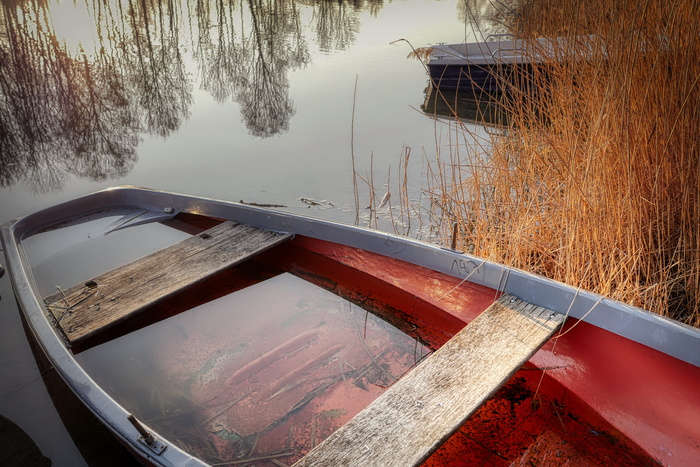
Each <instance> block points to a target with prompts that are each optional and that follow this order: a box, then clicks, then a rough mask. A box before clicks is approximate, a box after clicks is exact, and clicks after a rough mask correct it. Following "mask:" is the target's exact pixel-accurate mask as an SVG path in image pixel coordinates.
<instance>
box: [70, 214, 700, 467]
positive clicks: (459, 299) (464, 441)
mask: <svg viewBox="0 0 700 467" xmlns="http://www.w3.org/2000/svg"><path fill="white" fill-rule="evenodd" d="M187 221H188V224H190V225H192V224H193V221H192V219H187ZM197 222H199V223H200V225H198V226H197V228H202V229H203V228H207V227H208V226H209V225H208V224H210V223H211V221H210V220H206V219H205V220H204V221H201V219H200V220H199V221H197ZM284 272H288V273H291V274H293V275H296V276H298V277H301V278H303V279H305V280H307V281H309V282H311V283H313V284H315V285H318V286H321V287H322V288H324V289H326V290H330V291H332V292H334V293H335V294H337V295H339V296H342V297H343V298H346V299H347V300H350V301H351V302H355V303H359V304H362V306H363V307H365V308H368V309H372V310H373V311H375V312H376V313H378V314H380V315H381V316H382V317H383V318H384V319H386V320H388V321H389V322H391V323H392V324H394V325H395V326H397V327H399V328H400V329H401V330H402V331H404V332H406V333H407V334H409V335H411V336H413V337H417V338H418V339H419V340H420V341H421V342H423V343H425V344H427V345H428V346H429V347H430V348H432V349H436V348H439V347H440V346H441V345H442V344H444V343H445V342H446V341H447V340H448V339H449V338H451V337H452V336H453V335H454V334H455V333H457V332H458V331H459V330H460V329H461V328H462V327H464V326H465V325H466V324H468V323H469V322H470V321H471V320H472V319H474V318H475V317H476V316H478V314H479V313H481V312H482V311H483V310H484V309H486V308H487V307H488V306H489V305H490V304H491V303H492V302H493V301H494V300H495V299H496V298H497V297H498V296H499V292H497V291H496V290H493V289H490V288H487V287H483V286H479V285H475V284H472V283H470V282H463V281H461V280H459V279H457V278H455V277H452V276H448V275H445V274H442V273H438V272H435V271H432V270H429V269H426V268H421V267H416V266H415V265H412V264H409V263H405V262H403V261H400V260H397V259H393V258H387V257H384V256H380V255H377V254H374V253H370V252H366V251H362V250H358V249H355V248H351V247H347V246H342V245H338V244H335V243H330V242H325V241H321V240H315V239H312V238H309V237H304V236H296V237H295V238H294V239H293V240H291V241H290V242H287V243H285V244H282V245H279V246H277V247H275V248H273V249H271V250H268V251H267V252H264V253H262V254H260V255H258V256H256V257H255V258H253V259H250V260H248V261H246V262H244V263H242V264H240V265H238V266H236V267H234V268H232V269H231V270H229V271H227V272H226V273H224V274H220V275H219V276H217V277H215V278H213V279H210V280H207V281H205V283H203V284H200V285H198V286H197V288H196V290H194V291H192V290H189V291H187V292H186V293H180V294H179V295H178V296H176V297H172V298H171V299H169V300H167V302H166V303H160V304H157V305H154V306H153V308H152V309H151V310H149V313H144V314H142V315H140V316H139V317H138V318H137V319H134V320H131V321H130V322H128V323H125V324H123V325H120V326H119V327H117V328H114V329H112V330H110V331H107V332H105V333H104V334H103V335H102V336H100V341H104V340H108V339H111V338H113V337H115V336H118V335H123V334H125V333H127V332H129V331H130V330H133V329H138V328H140V327H143V326H144V325H147V324H149V323H152V322H155V321H159V320H161V319H163V318H165V317H167V316H171V315H173V314H177V313H179V312H180V311H181V310H184V309H188V308H192V307H193V306H196V305H197V304H199V303H204V302H207V301H210V300H213V299H215V298H217V297H220V296H223V295H226V294H229V293H231V292H233V291H235V290H240V289H243V288H245V287H248V286H249V285H252V284H255V283H257V282H260V281H262V280H264V279H267V278H270V277H274V276H276V275H279V274H281V273H284ZM98 343H99V342H97V341H94V342H87V343H86V345H85V347H84V348H88V347H90V346H92V345H95V344H98ZM74 350H75V351H76V352H79V351H80V350H82V349H74ZM699 381H700V369H699V368H697V367H695V366H692V365H689V364H687V363H684V362H681V361H679V360H676V359H674V358H671V357H668V356H666V355H663V354H661V353H659V352H657V351H654V350H651V349H649V348H648V347H645V346H642V345H640V344H637V343H634V342H632V341H630V340H628V339H625V338H622V337H619V336H616V335H614V334H611V333H609V332H607V331H604V330H602V329H599V328H597V327H594V326H591V325H589V324H587V323H584V322H578V321H576V320H571V319H570V320H569V321H568V322H567V324H566V326H565V327H564V329H563V331H562V333H561V335H560V336H558V337H555V338H554V339H552V340H551V341H550V342H549V343H547V344H546V345H545V346H544V347H543V348H542V349H541V350H540V351H539V352H538V353H537V354H536V355H535V356H534V357H533V358H532V359H531V361H530V362H529V363H528V364H527V365H526V366H525V367H524V368H523V369H521V370H520V371H519V372H518V373H517V374H516V375H515V376H514V377H513V378H512V379H511V380H510V381H508V383H506V385H505V386H504V387H503V388H502V389H501V390H499V391H498V392H497V393H496V394H495V395H494V396H493V398H492V399H491V400H489V401H488V402H487V403H486V404H485V405H484V406H483V407H482V408H481V409H480V410H479V411H478V412H477V413H476V415H474V416H473V417H472V418H471V419H470V420H468V421H467V422H466V423H465V424H464V425H463V426H462V427H461V428H460V429H459V430H458V431H457V432H456V433H455V434H454V435H453V436H452V437H451V438H450V439H448V440H447V441H446V442H445V443H444V444H443V446H442V447H441V448H440V449H438V450H437V451H436V452H435V453H434V454H433V455H432V456H431V457H430V458H429V459H428V460H427V461H426V463H425V465H430V466H433V465H508V464H512V465H560V464H570V465H657V464H658V463H659V462H660V463H662V464H668V465H671V464H673V465H691V464H693V463H694V462H695V461H696V460H697V459H698V458H700V447H699V446H700V390H698V389H700V387H699V384H698V382H699ZM407 442H410V440H408V441H407Z"/></svg>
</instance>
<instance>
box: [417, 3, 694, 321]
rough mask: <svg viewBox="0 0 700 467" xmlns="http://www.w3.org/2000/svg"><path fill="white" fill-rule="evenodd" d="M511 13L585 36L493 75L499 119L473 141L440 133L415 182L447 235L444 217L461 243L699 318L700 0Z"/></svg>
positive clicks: (526, 7) (522, 21)
mask: <svg viewBox="0 0 700 467" xmlns="http://www.w3.org/2000/svg"><path fill="white" fill-rule="evenodd" d="M515 17H516V20H515V22H514V24H513V25H512V31H513V32H514V33H515V34H516V35H517V36H518V37H521V38H535V37H543V36H548V37H554V36H568V37H574V36H579V35H586V36H589V35H590V37H589V38H588V39H586V40H581V41H573V40H572V41H570V43H569V45H567V46H566V47H565V49H567V50H561V51H559V52H557V54H556V55H557V57H554V58H553V59H552V60H548V61H546V62H545V63H541V64H539V65H538V66H535V67H534V68H533V70H532V71H531V72H528V73H525V72H523V74H522V76H519V79H518V80H516V84H513V81H510V80H509V81H508V82H505V83H504V86H509V87H510V90H511V92H510V93H509V94H508V96H509V97H508V98H507V99H501V100H500V101H499V105H501V106H502V110H503V111H504V112H506V113H507V114H508V118H507V121H508V126H507V128H505V131H503V132H502V133H499V134H492V135H491V136H490V137H489V138H490V139H489V141H488V142H485V143H483V145H484V148H483V149H480V148H476V149H475V148H474V145H472V146H470V147H467V146H466V145H465V144H464V143H463V141H465V140H467V139H470V138H472V137H473V135H466V134H465V133H469V132H471V131H473V130H469V129H468V127H467V126H466V125H465V126H461V127H459V126H458V127H456V128H455V129H454V130H450V131H449V135H448V137H447V138H446V139H447V140H448V142H449V144H447V146H444V145H441V146H442V147H441V148H438V155H437V158H436V159H435V160H434V161H432V162H431V164H430V167H429V170H428V188H427V192H428V194H429V196H430V199H431V200H432V203H431V208H430V209H431V213H430V214H431V219H438V220H439V222H438V223H439V226H440V231H441V235H442V237H443V238H444V239H445V240H444V241H445V242H447V241H448V239H449V238H450V237H451V234H452V229H453V224H454V223H457V226H458V231H459V236H458V239H457V247H458V248H460V249H462V250H465V251H468V252H470V253H473V254H475V255H478V256H482V257H485V258H488V259H491V260H494V261H498V262H501V263H505V264H508V265H511V266H513V267H517V268H522V269H525V270H528V271H531V272H534V273H537V274H541V275H544V276H547V277H550V278H552V279H555V280H558V281H562V282H565V283H568V284H571V285H574V286H577V287H581V288H583V289H587V290H591V291H594V292H597V293H599V294H602V295H604V296H608V297H612V298H615V299H618V300H621V301H623V302H626V303H629V304H632V305H635V306H639V307H641V308H644V309H647V310H650V311H653V312H657V313H660V314H662V315H665V316H668V317H671V318H674V319H677V320H679V321H681V322H684V323H687V324H690V325H694V326H700V225H699V220H700V131H698V130H699V127H700V83H699V80H700V33H699V32H698V26H697V19H698V18H699V17H700V2H696V1H692V2H688V1H683V0H671V1H667V0H646V1H643V2H628V1H625V0H587V1H583V0H529V1H525V2H523V3H522V4H521V5H520V7H519V9H518V10H517V12H516V15H515ZM532 52H533V53H537V52H538V51H537V50H536V43H535V42H534V41H533V45H532ZM562 54H563V55H562ZM562 57H564V59H563V60H560V59H561V58H562ZM523 83H525V84H526V85H525V86H523Z"/></svg>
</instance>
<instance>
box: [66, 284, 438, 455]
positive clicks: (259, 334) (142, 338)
mask: <svg viewBox="0 0 700 467" xmlns="http://www.w3.org/2000/svg"><path fill="white" fill-rule="evenodd" d="M428 353H429V350H428V349H427V348H425V347H423V346H422V345H421V344H419V343H417V342H416V340H414V339H413V338H411V337H409V336H407V335H406V334H404V333H402V332H401V331H399V330H398V329H396V328H395V327H393V326H391V325H389V324H388V323H386V322H385V321H383V320H381V319H380V318H378V317H376V316H375V315H373V314H371V313H368V312H367V311H365V310H363V309H362V308H359V307H357V306H355V305H352V304H351V303H349V302H347V301H345V300H343V299H342V298H340V297H338V296H336V295H334V294H332V293H330V292H327V291H325V290H323V289H321V288H319V287H317V286H314V285H312V284H310V283H308V282H306V281H304V280H302V279H300V278H297V277H295V276H293V275H291V274H288V273H285V274H282V275H280V276H277V277H275V278H273V279H269V280H267V281H264V282H262V283H259V284H256V285H254V286H251V287H248V288H246V289H243V290H241V291H239V292H236V293H233V294H231V295H229V296H226V297H223V298H220V299H217V300H215V301H212V302H210V303H207V304H205V305H201V306H199V307H196V308H194V309H192V310H190V311H186V312H184V313H182V314H179V315H176V316H174V317H171V318H168V319H166V320H164V321H161V322H159V323H156V324H153V325H151V326H149V327H147V328H144V329H141V330H139V331H136V332H134V333H131V334H128V335H126V336H123V337H120V338H118V339H115V340H113V341H111V342H107V343H105V344H102V345H100V346H97V347H94V348H92V349H89V350H86V351H84V352H82V353H80V354H79V355H77V358H78V360H79V361H80V363H81V364H82V365H83V366H84V367H85V368H86V370H87V371H88V373H89V374H90V375H91V377H92V378H93V379H94V380H95V381H96V382H97V383H98V384H100V385H101V386H103V387H104V388H105V389H106V390H107V391H108V392H109V393H110V395H111V396H112V397H114V398H115V400H117V401H118V402H119V403H120V404H122V405H123V406H124V407H125V408H126V409H127V410H128V411H131V412H132V413H134V414H135V415H136V416H137V418H139V419H141V420H142V421H143V422H145V423H146V424H147V425H149V426H151V427H152V428H154V429H156V430H157V431H159V433H160V434H162V435H163V436H165V437H166V438H168V439H170V440H171V441H173V442H175V443H177V444H178V445H179V446H180V447H182V448H183V449H186V450H188V451H190V452H193V453H195V454H196V455H198V456H200V457H202V458H204V459H205V460H207V461H209V462H214V463H215V462H226V461H232V460H239V459H240V458H246V457H250V458H254V457H261V456H265V455H270V454H271V453H281V452H285V453H287V454H286V455H285V456H283V457H281V459H286V461H285V462H287V461H294V460H297V459H299V458H300V457H301V456H302V455H303V454H304V453H305V452H307V451H308V450H310V449H311V448H312V447H313V446H314V445H316V444H318V443H319V442H321V441H322V440H323V439H324V438H325V437H327V436H328V435H329V434H330V433H332V432H333V431H334V430H335V429H337V428H338V427H340V426H341V425H342V424H343V423H345V422H347V421H348V420H349V419H350V418H351V417H352V416H354V415H355V414H356V413H358V412H359V411H360V410H361V409H362V408H364V407H365V406H366V405H368V404H369V403H370V402H371V401H372V400H374V399H375V398H376V397H377V396H378V395H379V394H381V393H382V392H383V391H384V390H385V389H386V388H387V387H388V386H390V385H391V384H392V383H393V382H394V381H395V380H396V379H397V378H398V377H400V376H401V375H403V374H404V373H405V372H406V371H407V370H408V369H410V368H411V367H412V366H413V365H414V364H415V363H416V362H417V361H418V360H419V359H420V358H422V357H423V356H425V355H426V354H428ZM289 463H290V464H291V463H292V462H289Z"/></svg>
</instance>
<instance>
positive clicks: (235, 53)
mask: <svg viewBox="0 0 700 467" xmlns="http://www.w3.org/2000/svg"><path fill="white" fill-rule="evenodd" d="M382 2H383V0H370V1H364V0H355V1H353V2H345V1H337V2H336V1H328V0H318V1H317V2H312V3H303V4H302V3H298V2H295V0H238V1H236V0H112V1H109V0H86V1H85V3H82V4H81V3H75V4H73V5H72V8H75V9H79V8H81V9H83V10H81V13H85V15H82V14H81V16H85V17H86V18H88V22H89V23H90V24H89V25H87V26H86V28H87V29H89V32H88V33H86V34H84V35H81V36H80V40H81V45H80V46H76V45H75V44H72V45H69V44H67V42H68V41H67V40H66V39H64V38H62V36H61V35H60V31H57V30H56V28H55V27H54V21H53V18H52V9H54V8H58V6H59V5H60V4H54V3H53V2H47V1H44V0H34V1H31V0H30V1H26V2H3V4H2V7H0V12H1V13H0V14H1V16H0V99H1V100H2V105H1V106H0V149H1V150H0V186H11V185H13V184H15V183H17V182H19V181H22V182H24V183H27V184H28V185H30V186H31V187H32V188H33V189H34V191H36V192H48V191H58V190H60V189H61V188H62V186H63V184H64V183H65V182H66V180H67V179H68V178H70V177H71V176H77V177H80V178H85V179H88V180H92V181H101V180H106V179H113V178H119V177H124V176H126V175H127V174H128V173H129V172H130V171H131V170H132V168H133V167H134V165H135V163H136V161H137V159H138V157H137V147H138V144H139V141H140V138H141V137H142V135H144V134H151V135H157V136H160V137H167V136H169V135H171V134H172V133H173V132H175V131H178V129H179V128H180V127H181V126H182V125H183V122H185V121H186V120H187V118H188V116H189V113H190V107H191V106H192V104H193V92H192V91H193V88H194V86H195V85H197V83H195V81H194V80H195V79H199V80H200V82H199V86H200V87H201V88H202V89H204V90H206V91H207V92H209V93H210V94H211V95H212V96H213V97H214V99H215V100H216V101H218V102H226V101H228V100H234V101H235V102H237V103H239V104H240V109H241V114H242V116H243V122H244V123H245V125H246V127H247V128H248V130H249V131H250V133H251V134H252V135H254V136H256V137H270V136H273V135H276V134H280V133H283V132H285V131H287V130H288V128H289V122H290V119H291V117H292V116H293V115H294V112H295V108H294V102H293V101H292V99H291V98H290V96H289V79H288V74H289V72H290V71H292V70H295V69H299V68H303V67H305V66H307V65H308V64H309V63H310V61H311V58H310V57H311V54H310V51H309V46H308V40H307V39H308V37H313V36H314V35H315V36H316V38H317V42H318V44H319V45H320V48H321V50H324V51H329V50H331V49H343V48H346V47H347V46H348V45H349V44H350V43H351V42H352V41H353V40H354V39H355V34H356V33H357V31H358V28H359V26H358V25H359V19H358V18H359V13H360V11H362V9H369V10H370V11H373V12H375V13H376V12H377V11H378V10H379V8H381V5H382V4H383V3H382ZM62 7H64V8H65V5H62ZM309 8H311V9H312V10H313V11H312V15H311V18H312V21H311V22H310V23H308V24H305V23H302V20H301V17H302V15H301V11H302V9H309ZM73 11H77V10H73ZM189 50H191V52H189ZM190 54H191V58H190ZM193 64H194V66H196V68H197V69H196V70H191V69H189V68H188V67H190V66H192V65H193Z"/></svg>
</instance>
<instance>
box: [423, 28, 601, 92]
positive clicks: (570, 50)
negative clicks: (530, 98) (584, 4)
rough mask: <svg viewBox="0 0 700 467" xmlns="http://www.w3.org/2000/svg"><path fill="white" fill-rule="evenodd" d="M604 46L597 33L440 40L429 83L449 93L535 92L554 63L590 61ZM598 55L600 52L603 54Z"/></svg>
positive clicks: (433, 49) (432, 53)
mask: <svg viewBox="0 0 700 467" xmlns="http://www.w3.org/2000/svg"><path fill="white" fill-rule="evenodd" d="M601 50H602V44H601V43H600V41H599V39H597V38H596V36H576V37H571V38H567V37H559V38H538V39H533V40H524V39H508V40H489V38H487V40H484V41H476V42H467V43H457V44H439V45H434V46H432V47H431V48H430V55H429V57H428V63H427V67H428V73H429V77H430V83H431V84H432V85H433V86H434V87H436V88H438V89H441V90H445V91H458V90H459V91H467V92H470V93H477V94H481V93H485V94H500V93H507V92H510V91H513V90H515V89H518V90H521V91H522V90H535V89H537V88H538V86H539V85H540V84H542V83H541V82H542V81H546V79H547V71H546V65H547V64H548V63H552V62H565V61H571V60H581V59H589V58H592V57H595V56H596V54H597V53H596V51H601ZM599 56H600V55H599Z"/></svg>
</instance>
